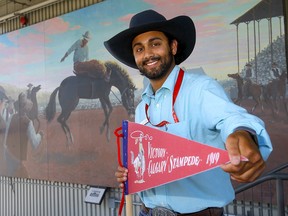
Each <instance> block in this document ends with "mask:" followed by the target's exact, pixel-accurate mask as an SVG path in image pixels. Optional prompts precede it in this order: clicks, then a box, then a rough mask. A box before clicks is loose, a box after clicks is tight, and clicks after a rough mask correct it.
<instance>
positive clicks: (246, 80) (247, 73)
mask: <svg viewBox="0 0 288 216" xmlns="http://www.w3.org/2000/svg"><path fill="white" fill-rule="evenodd" d="M254 79H255V72H254V70H253V68H252V65H251V64H250V63H247V64H246V65H245V70H244V74H243V95H244V97H248V96H249V95H248V92H249V88H250V86H251V85H252V84H253V83H254Z"/></svg>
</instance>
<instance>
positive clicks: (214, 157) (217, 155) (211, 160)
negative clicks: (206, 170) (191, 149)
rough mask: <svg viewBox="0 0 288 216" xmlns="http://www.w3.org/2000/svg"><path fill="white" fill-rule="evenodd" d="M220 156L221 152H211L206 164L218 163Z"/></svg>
mask: <svg viewBox="0 0 288 216" xmlns="http://www.w3.org/2000/svg"><path fill="white" fill-rule="evenodd" d="M219 158H220V153H219V152H211V153H210V154H208V156H207V160H206V164H209V166H211V165H213V164H217V163H218V160H219Z"/></svg>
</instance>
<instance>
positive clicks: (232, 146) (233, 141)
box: [226, 135, 241, 165]
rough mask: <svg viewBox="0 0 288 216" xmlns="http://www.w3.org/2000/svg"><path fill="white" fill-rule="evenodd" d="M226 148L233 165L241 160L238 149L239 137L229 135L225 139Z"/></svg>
mask: <svg viewBox="0 0 288 216" xmlns="http://www.w3.org/2000/svg"><path fill="white" fill-rule="evenodd" d="M226 149H227V151H228V154H229V158H230V162H231V164H233V165H238V164H240V162H241V155H240V150H239V139H238V138H237V137H236V136H234V135H230V136H229V137H228V138H227V140H226Z"/></svg>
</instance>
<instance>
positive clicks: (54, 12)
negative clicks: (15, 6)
mask: <svg viewBox="0 0 288 216" xmlns="http://www.w3.org/2000/svg"><path fill="white" fill-rule="evenodd" d="M102 1H103V0H69V1H67V0H62V1H59V2H55V3H53V4H51V5H49V6H46V7H43V8H39V9H35V10H33V11H28V12H25V15H26V16H27V18H28V20H29V22H28V25H33V24H36V23H39V22H42V21H45V20H48V19H51V18H54V17H57V16H61V15H63V14H66V13H69V12H72V11H75V10H78V9H81V8H84V7H88V6H90V5H93V4H96V3H99V2H102ZM20 28H23V26H21V24H20V22H19V17H18V16H15V17H12V18H9V19H8V20H5V21H2V22H1V23H0V34H5V33H8V32H11V31H15V30H17V29H20Z"/></svg>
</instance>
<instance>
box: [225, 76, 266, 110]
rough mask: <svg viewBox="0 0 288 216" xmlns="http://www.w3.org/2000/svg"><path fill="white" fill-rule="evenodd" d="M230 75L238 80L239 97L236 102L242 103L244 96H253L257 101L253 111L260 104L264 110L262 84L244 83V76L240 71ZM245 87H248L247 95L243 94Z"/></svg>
mask: <svg viewBox="0 0 288 216" xmlns="http://www.w3.org/2000/svg"><path fill="white" fill-rule="evenodd" d="M228 77H230V78H232V79H235V80H236V82H237V87H238V97H237V99H236V101H235V103H237V104H239V105H241V101H242V100H243V98H244V97H249V96H252V98H253V100H254V101H255V105H254V106H253V107H252V109H251V112H253V111H254V110H255V109H256V107H257V106H258V105H261V110H262V111H263V104H262V102H261V94H262V90H261V86H260V85H257V84H254V83H250V84H248V85H244V81H243V78H242V77H241V76H240V75H239V73H235V74H228ZM243 87H244V88H246V89H245V92H246V95H244V94H243Z"/></svg>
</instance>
